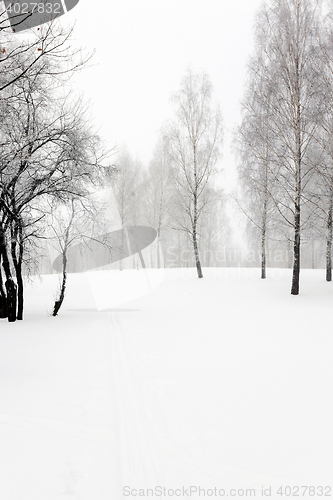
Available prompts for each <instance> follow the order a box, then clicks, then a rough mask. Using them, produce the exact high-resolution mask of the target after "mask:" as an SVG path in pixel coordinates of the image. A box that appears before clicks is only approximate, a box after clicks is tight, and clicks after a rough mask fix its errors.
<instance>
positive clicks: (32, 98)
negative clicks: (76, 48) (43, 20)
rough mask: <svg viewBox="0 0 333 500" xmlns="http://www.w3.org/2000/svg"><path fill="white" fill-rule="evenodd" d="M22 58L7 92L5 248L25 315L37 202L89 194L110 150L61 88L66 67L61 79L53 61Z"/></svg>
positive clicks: (0, 168)
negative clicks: (28, 245)
mask: <svg viewBox="0 0 333 500" xmlns="http://www.w3.org/2000/svg"><path fill="white" fill-rule="evenodd" d="M18 59H20V60H19V61H18V62H17V64H18V65H20V67H21V68H22V71H21V76H20V78H19V79H17V80H16V81H15V82H14V83H12V84H11V85H10V86H8V87H7V89H6V90H3V97H4V98H3V100H2V102H1V120H0V124H1V130H0V145H1V151H0V236H1V244H0V247H1V254H2V265H3V269H4V272H5V276H6V282H5V286H6V287H7V288H8V287H9V292H8V294H7V301H8V304H7V306H8V307H7V309H8V311H9V309H16V303H15V304H14V298H15V301H16V284H15V282H14V280H13V272H12V269H11V268H13V269H14V272H15V274H16V279H17V286H18V299H19V300H18V311H17V318H18V319H22V317H23V279H22V263H23V252H24V248H25V242H26V241H27V239H29V238H30V237H33V236H35V229H36V223H37V222H38V221H39V219H40V218H41V217H42V216H43V214H42V213H41V212H40V211H39V212H38V210H37V207H38V203H37V201H38V199H39V198H41V197H45V196H51V197H57V198H60V199H67V198H70V197H71V196H73V195H76V196H83V195H84V194H85V193H86V192H87V189H86V183H87V182H92V181H94V178H96V176H97V171H98V168H99V166H100V161H101V159H102V158H103V157H104V154H103V153H101V155H99V151H100V149H99V138H98V137H97V136H96V135H94V134H93V133H92V131H91V130H90V129H89V127H88V126H87V121H86V119H85V110H84V107H83V105H82V103H81V102H80V100H77V101H76V102H74V101H73V100H71V102H70V100H69V98H68V97H65V96H63V95H61V93H60V92H59V91H58V90H57V88H58V86H59V80H58V79H59V72H60V70H59V69H58V74H57V75H56V78H55V75H54V73H53V69H52V68H53V62H52V61H48V60H47V59H46V58H45V59H44V60H43V61H40V62H39V63H35V64H34V65H33V67H31V66H30V67H29V70H28V71H25V70H24V67H25V64H28V66H29V62H28V61H26V60H25V59H24V58H19V57H18ZM66 61H67V59H66V58H65V59H64V61H63V62H64V63H66ZM65 75H67V73H66V72H65ZM101 157H102V158H101ZM9 255H10V256H11V261H12V262H10V259H9ZM11 264H12V265H11ZM2 281H3V280H2ZM1 290H3V288H2V289H1ZM1 294H2V291H1ZM2 296H3V294H2ZM12 297H14V298H13V299H12ZM11 300H13V306H11V305H10V304H11V302H10V301H11ZM8 318H9V316H8Z"/></svg>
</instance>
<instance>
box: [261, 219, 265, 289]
mask: <svg viewBox="0 0 333 500" xmlns="http://www.w3.org/2000/svg"><path fill="white" fill-rule="evenodd" d="M261 279H262V280H264V279H266V229H264V228H263V229H262V233H261Z"/></svg>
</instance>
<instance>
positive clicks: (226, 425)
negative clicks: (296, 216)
mask: <svg viewBox="0 0 333 500" xmlns="http://www.w3.org/2000/svg"><path fill="white" fill-rule="evenodd" d="M204 273H205V278H204V279H203V280H198V279H197V278H196V274H195V270H194V269H186V270H172V269H168V270H165V271H164V270H152V271H149V272H147V273H146V274H145V272H144V271H142V270H140V271H129V270H125V271H122V272H120V271H118V272H116V271H103V272H100V273H85V274H80V275H70V277H69V281H68V294H67V297H66V300H65V303H64V306H63V309H61V311H60V315H59V317H57V318H53V317H50V312H51V310H52V305H53V299H54V295H55V292H56V289H57V277H56V276H45V277H43V278H42V281H41V280H39V279H38V278H36V279H34V280H33V282H32V283H30V284H28V285H27V292H26V309H25V319H24V321H23V322H16V323H14V324H8V323H7V322H6V321H5V320H1V335H0V376H1V382H0V499H1V500H120V499H123V498H135V497H142V498H160V497H161V498H176V497H178V498H192V499H199V498H203V497H204V496H205V495H206V497H208V496H210V497H214V498H222V495H223V491H222V490H224V496H231V497H235V498H241V497H243V498H249V497H252V498H253V497H254V493H253V491H252V492H250V491H247V492H246V489H255V497H256V498H260V497H261V498H263V495H262V487H264V488H265V491H266V495H265V496H268V494H269V493H270V492H271V498H280V499H281V498H285V497H286V496H293V497H294V496H299V497H303V498H307V497H311V498H314V497H315V498H318V497H322V496H326V497H327V496H332V495H333V423H332V422H333V331H332V310H333V284H330V283H326V282H325V275H324V271H319V270H316V271H313V270H304V271H302V274H301V294H300V296H298V297H293V296H291V295H290V282H291V272H290V270H269V272H268V279H267V280H266V281H262V280H260V279H259V270H255V269H205V270H204ZM101 287H104V291H103V290H102V289H101ZM115 290H117V293H115ZM280 486H282V487H283V490H280V491H281V492H283V493H284V496H281V495H278V494H277V492H278V489H279V487H280ZM301 486H309V487H310V486H312V487H316V488H317V489H316V490H313V489H311V490H309V489H308V490H305V489H301ZM320 486H322V487H329V486H330V487H331V488H332V489H331V490H329V488H326V490H325V489H324V490H323V491H322V490H320V489H319V487H320ZM191 487H192V489H191ZM288 487H291V488H294V489H293V490H289V489H288ZM297 487H299V488H300V489H299V490H297ZM163 488H165V490H164V489H163ZM195 488H197V490H195ZM199 488H201V491H200V492H199ZM214 488H216V489H214ZM269 488H271V490H269ZM168 490H169V491H168ZM313 492H314V493H315V495H314V494H313ZM321 492H322V493H323V494H321ZM153 493H154V495H153ZM199 493H200V495H199ZM290 493H291V495H290ZM297 493H298V495H297ZM303 493H304V496H303ZM309 493H310V495H309ZM325 493H326V495H325ZM204 494H205V495H204Z"/></svg>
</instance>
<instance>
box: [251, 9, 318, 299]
mask: <svg viewBox="0 0 333 500" xmlns="http://www.w3.org/2000/svg"><path fill="white" fill-rule="evenodd" d="M318 30H319V9H318V2H316V1H311V0H272V1H271V2H270V3H269V4H266V5H264V6H263V8H262V9H261V11H260V13H259V16H258V18H257V23H256V42H257V45H258V46H260V47H261V49H260V50H262V51H263V52H264V56H265V57H264V58H263V59H262V66H261V78H262V79H263V81H265V82H266V83H265V85H266V86H267V87H269V88H270V96H271V97H270V102H271V106H272V120H271V121H270V125H269V130H270V131H271V135H272V136H273V137H275V138H278V141H275V140H274V141H275V142H274V144H272V146H271V151H274V155H275V159H276V165H278V172H277V174H276V175H275V178H276V180H277V181H278V183H279V197H278V199H275V207H276V210H277V212H278V213H279V215H280V216H281V218H282V219H283V220H284V222H285V223H286V224H287V225H289V226H290V227H291V228H292V229H293V233H294V236H293V274H292V286H291V293H292V295H298V293H299V279H300V252H301V232H302V228H303V226H302V217H301V216H302V207H303V206H304V204H306V203H311V199H310V198H311V197H310V193H309V183H310V182H311V179H312V177H313V175H314V173H315V171H316V167H317V165H315V164H314V163H313V161H314V158H315V156H314V155H312V154H311V149H312V146H313V144H314V135H315V132H316V130H317V128H318V126H319V123H320V119H321V116H322V113H323V110H324V100H323V99H322V92H321V90H322V82H321V75H320V66H318V61H319V58H318V55H319V54H318V44H317V36H318ZM262 105H263V107H265V103H264V102H263V103H262Z"/></svg>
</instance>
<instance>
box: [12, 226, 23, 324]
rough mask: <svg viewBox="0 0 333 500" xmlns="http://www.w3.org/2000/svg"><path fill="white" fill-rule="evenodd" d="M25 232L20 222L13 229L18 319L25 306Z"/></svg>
mask: <svg viewBox="0 0 333 500" xmlns="http://www.w3.org/2000/svg"><path fill="white" fill-rule="evenodd" d="M23 251H24V248H23V233H22V225H21V224H20V222H16V223H15V224H14V227H13V229H12V244H11V253H12V259H13V264H14V268H15V273H16V281H17V319H18V320H22V319H23V307H24V285H23V276H22V261H23Z"/></svg>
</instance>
